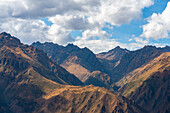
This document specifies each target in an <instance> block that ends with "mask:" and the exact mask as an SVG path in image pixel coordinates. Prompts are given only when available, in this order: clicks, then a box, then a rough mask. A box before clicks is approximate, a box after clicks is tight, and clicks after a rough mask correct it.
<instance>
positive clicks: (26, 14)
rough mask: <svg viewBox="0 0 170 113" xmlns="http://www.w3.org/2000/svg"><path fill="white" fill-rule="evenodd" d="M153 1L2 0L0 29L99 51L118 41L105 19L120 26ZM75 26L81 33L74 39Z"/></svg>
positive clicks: (110, 46)
mask: <svg viewBox="0 0 170 113" xmlns="http://www.w3.org/2000/svg"><path fill="white" fill-rule="evenodd" d="M152 4H153V0H48V1H47V0H41V1H39V0H1V2H0V14H1V15H0V22H1V23H2V24H0V25H1V26H0V30H1V31H7V32H10V33H11V34H13V35H16V36H17V37H24V38H23V39H21V40H22V41H23V42H27V43H31V42H33V41H36V40H40V41H53V42H55V43H59V44H66V43H68V42H74V41H75V43H77V44H79V45H80V46H85V45H88V46H87V47H89V48H91V49H93V50H95V51H96V52H99V51H102V50H109V49H112V48H113V47H114V46H116V45H118V44H119V43H118V42H116V41H115V40H113V39H109V38H108V37H109V35H108V34H107V33H106V32H105V31H103V30H102V28H103V27H105V26H106V23H110V24H111V25H117V26H119V25H121V24H125V23H129V22H131V21H132V20H134V19H139V18H140V16H141V15H142V9H143V8H145V7H149V6H150V5H152ZM9 18H12V19H11V20H9ZM41 18H49V20H50V21H51V22H52V23H53V25H52V26H49V27H48V26H46V25H45V24H44V23H43V22H42V21H40V19H41ZM4 26H5V27H4ZM108 28H110V29H113V27H108ZM74 30H77V31H83V32H82V37H77V39H75V40H74V39H73V38H72V37H71V35H70V33H71V32H72V31H74ZM113 30H114V29H113ZM83 44H84V45H83ZM90 44H91V45H90ZM102 44H104V46H103V45H102ZM104 48H106V49H104Z"/></svg>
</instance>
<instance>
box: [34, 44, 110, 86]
mask: <svg viewBox="0 0 170 113" xmlns="http://www.w3.org/2000/svg"><path fill="white" fill-rule="evenodd" d="M32 46H34V47H37V48H39V49H42V50H43V51H44V52H46V53H47V55H48V56H49V57H50V58H51V59H52V60H53V61H55V62H57V63H58V64H60V66H62V67H64V68H65V69H66V70H67V71H68V72H70V73H72V74H74V75H75V76H76V77H78V78H79V79H80V80H81V81H82V82H84V83H87V82H85V81H88V80H89V79H88V78H89V77H90V78H92V77H93V78H94V77H95V76H94V74H95V73H96V72H98V73H102V74H101V77H99V76H100V74H97V73H96V74H97V76H98V77H97V76H96V78H95V79H96V80H97V81H98V82H100V83H102V84H104V86H108V87H110V85H108V84H107V83H106V82H105V81H107V80H108V79H110V77H109V76H107V77H104V78H106V80H103V79H104V78H102V76H103V74H105V70H106V68H105V67H104V66H103V64H102V63H101V62H100V61H99V59H98V58H97V57H96V55H95V54H94V53H93V52H92V51H90V50H89V49H88V48H86V47H85V48H82V49H81V48H79V47H77V46H75V45H73V44H68V45H67V46H65V47H64V46H60V45H58V44H53V43H47V42H46V43H40V42H36V43H33V44H32ZM105 75H106V74H105ZM100 78H102V79H100ZM87 79H88V80H87ZM110 81H111V80H110ZM105 83H106V84H105ZM88 84H89V82H88ZM92 84H93V83H92ZM93 85H97V86H101V85H98V83H94V84H93ZM102 86H103V85H102Z"/></svg>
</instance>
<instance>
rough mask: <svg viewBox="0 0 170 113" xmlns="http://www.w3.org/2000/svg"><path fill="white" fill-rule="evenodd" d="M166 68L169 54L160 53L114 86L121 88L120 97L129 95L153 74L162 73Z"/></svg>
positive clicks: (169, 57)
mask: <svg viewBox="0 0 170 113" xmlns="http://www.w3.org/2000/svg"><path fill="white" fill-rule="evenodd" d="M168 67H170V52H166V53H162V54H161V55H160V56H158V57H156V58H155V59H153V60H152V61H150V62H148V63H147V64H146V65H143V66H141V67H140V68H137V69H135V70H134V71H132V72H130V73H128V74H127V75H126V76H125V77H123V78H122V79H121V80H120V81H118V82H117V83H116V85H117V86H120V87H122V88H121V89H120V90H119V92H120V93H121V94H122V95H125V96H126V95H129V94H130V93H131V92H132V91H134V90H135V89H136V88H137V87H139V86H140V85H141V84H142V83H143V82H144V81H145V80H147V79H148V78H149V77H150V76H151V75H152V74H153V73H156V72H163V71H164V70H165V69H166V68H168Z"/></svg>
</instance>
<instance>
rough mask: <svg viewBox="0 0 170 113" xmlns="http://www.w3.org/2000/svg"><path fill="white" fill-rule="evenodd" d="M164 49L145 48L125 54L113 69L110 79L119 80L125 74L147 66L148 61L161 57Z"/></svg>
mask: <svg viewBox="0 0 170 113" xmlns="http://www.w3.org/2000/svg"><path fill="white" fill-rule="evenodd" d="M163 50H164V49H163V48H162V49H160V48H156V47H155V46H145V47H144V48H142V49H139V50H136V51H131V52H129V53H127V54H125V55H124V56H123V57H122V59H121V60H120V63H119V64H118V65H117V67H115V68H114V69H113V74H112V77H111V78H112V79H113V80H114V81H116V82H117V81H118V80H120V79H121V78H122V77H124V76H125V75H126V74H127V73H129V72H131V71H133V70H135V69H137V68H139V67H140V66H142V65H145V64H147V63H148V62H149V61H151V60H153V59H154V58H156V57H158V56H159V55H161V54H162V53H163V52H164V51H163Z"/></svg>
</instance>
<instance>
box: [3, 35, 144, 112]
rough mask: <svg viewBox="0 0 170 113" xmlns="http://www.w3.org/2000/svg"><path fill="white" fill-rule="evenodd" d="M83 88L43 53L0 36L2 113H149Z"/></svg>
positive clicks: (99, 90) (104, 91) (107, 93)
mask: <svg viewBox="0 0 170 113" xmlns="http://www.w3.org/2000/svg"><path fill="white" fill-rule="evenodd" d="M71 85H83V83H82V82H81V81H80V80H79V79H77V78H76V77H75V76H74V75H72V74H70V73H69V72H67V71H66V70H65V69H63V68H62V67H60V66H59V65H57V64H56V63H54V62H53V61H52V60H50V59H49V58H48V57H47V54H45V53H44V52H43V51H42V50H39V49H37V48H35V47H32V46H28V45H24V44H22V43H20V41H19V40H18V39H17V38H15V37H12V36H11V35H9V34H7V33H1V34H0V112H2V113H3V112H7V113H8V112H10V113H55V112H56V113H59V112H61V113H67V112H68V113H70V112H78V113H79V112H82V113H87V112H88V113H111V112H113V113H121V112H125V113H134V112H139V113H145V112H146V111H145V110H144V109H142V108H141V107H139V106H138V105H137V104H136V103H134V102H132V101H130V100H129V99H127V98H125V97H122V96H116V95H115V94H113V93H112V92H111V91H109V90H107V89H105V88H99V87H95V86H92V85H90V86H71Z"/></svg>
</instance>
